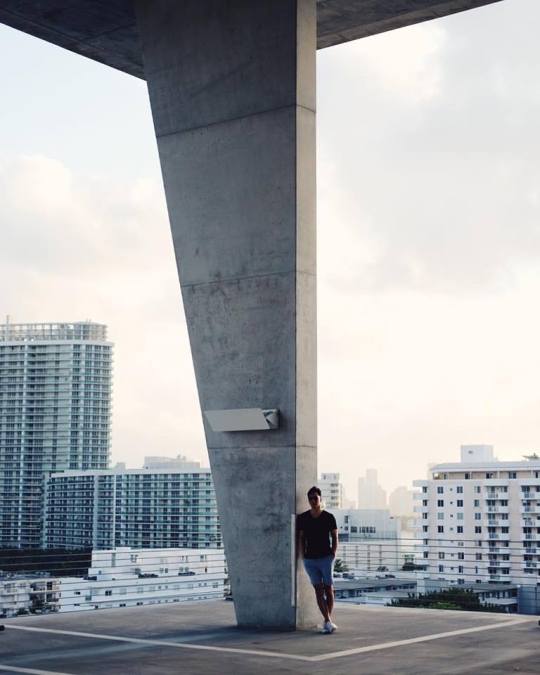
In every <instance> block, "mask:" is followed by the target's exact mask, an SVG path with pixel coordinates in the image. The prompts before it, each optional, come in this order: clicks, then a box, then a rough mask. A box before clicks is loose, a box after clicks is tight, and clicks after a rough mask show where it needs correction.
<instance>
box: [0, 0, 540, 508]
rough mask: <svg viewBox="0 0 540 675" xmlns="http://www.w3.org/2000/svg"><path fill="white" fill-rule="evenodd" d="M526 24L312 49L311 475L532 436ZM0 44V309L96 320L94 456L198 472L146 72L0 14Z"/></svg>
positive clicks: (535, 124)
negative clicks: (99, 428)
mask: <svg viewBox="0 0 540 675" xmlns="http://www.w3.org/2000/svg"><path fill="white" fill-rule="evenodd" d="M539 21H540V4H539V3H538V2H537V0H504V2H500V3H496V4H494V5H492V6H488V7H483V8H480V9H477V10H472V11H469V12H464V13H462V14H458V15H454V16H451V17H447V18H445V19H442V20H438V21H432V22H428V23H424V24H421V25H417V26H413V27H409V28H405V29H401V30H399V31H392V32H389V33H385V34H382V35H378V36H373V37H370V38H366V39H363V40H358V41H356V42H352V43H348V44H345V45H340V46H336V47H332V48H329V49H325V50H322V51H319V52H318V57H317V61H318V62H317V68H318V73H317V78H318V104H317V105H318V141H317V142H318V147H317V152H318V167H317V171H318V177H317V181H318V316H319V325H318V344H319V347H318V350H319V352H318V369H319V469H320V470H321V471H337V472H340V473H341V474H342V480H343V483H344V485H345V490H346V493H347V495H348V496H349V497H351V498H355V497H356V479H357V477H358V476H359V475H361V474H362V473H363V472H364V471H365V469H366V468H376V469H378V470H379V478H380V482H381V483H382V484H383V486H384V487H385V488H387V489H388V490H391V489H393V488H395V487H396V486H398V485H407V486H410V485H411V483H412V481H413V480H414V479H416V478H423V477H425V475H426V470H427V466H428V464H430V463H436V462H442V461H457V460H458V457H459V446H460V445H461V444H467V443H487V444H492V445H494V446H495V453H496V455H497V456H498V457H499V459H518V458H520V457H521V455H522V454H524V453H526V452H530V451H532V450H539V449H540V425H539V410H540V388H539V386H538V383H539V382H540V349H539V345H540V318H539V312H538V309H537V308H538V305H539V303H538V297H539V296H540V262H539V254H540V162H539V159H540V130H539V120H540V88H539V86H538V82H540V51H539V50H538V39H537V26H538V24H539ZM0 56H1V58H0V86H1V92H2V105H1V106H0V317H3V316H5V315H8V314H9V315H10V316H11V320H12V321H13V322H19V323H24V322H49V321H76V320H84V319H92V320H94V321H97V322H100V323H106V324H107V325H108V327H109V337H110V339H111V340H112V341H114V343H115V367H114V412H113V434H112V460H113V462H116V461H124V462H126V463H127V465H128V466H130V467H137V466H141V465H142V462H143V458H144V457H145V456H146V455H166V456H176V455H177V454H185V455H187V456H189V457H191V458H193V459H197V460H200V461H201V462H202V463H203V464H207V453H206V449H205V444H204V435H203V426H202V420H201V414H200V411H199V407H198V401H197V395H196V385H195V378H194V374H193V366H192V362H191V356H190V351H189V344H188V339H187V331H186V326H185V320H184V317H183V308H182V302H181V297H180V291H179V286H178V280H177V274H176V268H175V262H174V255H173V249H172V241H171V237H170V232H169V228H168V220H167V213H166V207H165V200H164V194H163V188H162V182H161V174H160V168H159V161H158V157H157V149H156V143H155V139H154V135H153V126H152V119H151V114H150V108H149V103H148V97H147V92H146V85H145V83H144V82H143V81H141V80H137V79H136V78H133V77H131V76H129V75H126V74H123V73H120V72H117V71H115V70H113V69H111V68H108V67H105V66H102V65H101V64H97V63H94V62H92V61H90V60H88V59H85V58H83V57H81V56H78V55H75V54H71V53H70V52H67V51H65V50H62V49H60V48H57V47H54V46H52V45H49V44H47V43H45V42H41V41H40V40H37V39H35V38H32V37H29V36H27V35H24V34H23V33H19V32H17V31H14V30H11V29H9V28H7V27H4V26H0ZM156 401H157V402H158V404H157V405H156Z"/></svg>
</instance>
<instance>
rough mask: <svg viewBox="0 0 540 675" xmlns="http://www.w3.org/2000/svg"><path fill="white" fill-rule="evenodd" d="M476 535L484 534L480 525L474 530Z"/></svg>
mask: <svg viewBox="0 0 540 675" xmlns="http://www.w3.org/2000/svg"><path fill="white" fill-rule="evenodd" d="M474 533H475V534H482V527H481V526H480V525H476V526H475V528H474Z"/></svg>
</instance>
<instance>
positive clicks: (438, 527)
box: [437, 525, 444, 534]
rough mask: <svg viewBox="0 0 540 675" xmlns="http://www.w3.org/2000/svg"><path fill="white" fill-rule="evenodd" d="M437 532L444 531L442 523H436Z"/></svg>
mask: <svg viewBox="0 0 540 675" xmlns="http://www.w3.org/2000/svg"><path fill="white" fill-rule="evenodd" d="M437 532H439V534H441V533H442V532H444V525H437Z"/></svg>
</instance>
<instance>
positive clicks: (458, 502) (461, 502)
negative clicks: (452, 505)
mask: <svg viewBox="0 0 540 675" xmlns="http://www.w3.org/2000/svg"><path fill="white" fill-rule="evenodd" d="M456 505H457V506H459V507H462V506H463V499H458V500H457V502H456Z"/></svg>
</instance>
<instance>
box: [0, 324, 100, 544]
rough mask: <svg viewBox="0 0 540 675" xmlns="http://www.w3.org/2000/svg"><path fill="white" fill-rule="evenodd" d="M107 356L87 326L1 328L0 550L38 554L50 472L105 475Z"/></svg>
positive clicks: (95, 333) (96, 332)
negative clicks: (46, 479) (89, 471)
mask: <svg viewBox="0 0 540 675" xmlns="http://www.w3.org/2000/svg"><path fill="white" fill-rule="evenodd" d="M112 349H113V345H112V343H110V342H108V341H107V329H106V327H105V326H103V325H100V324H95V323H92V322H79V323H55V324H53V323H47V324H10V323H9V322H6V323H5V324H3V325H0V547H2V548H38V547H39V546H40V544H41V539H42V524H43V520H42V508H43V488H44V477H45V475H46V474H47V473H48V472H55V471H62V470H64V469H79V470H80V469H105V468H107V466H108V462H109V444H110V418H111V372H112Z"/></svg>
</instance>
